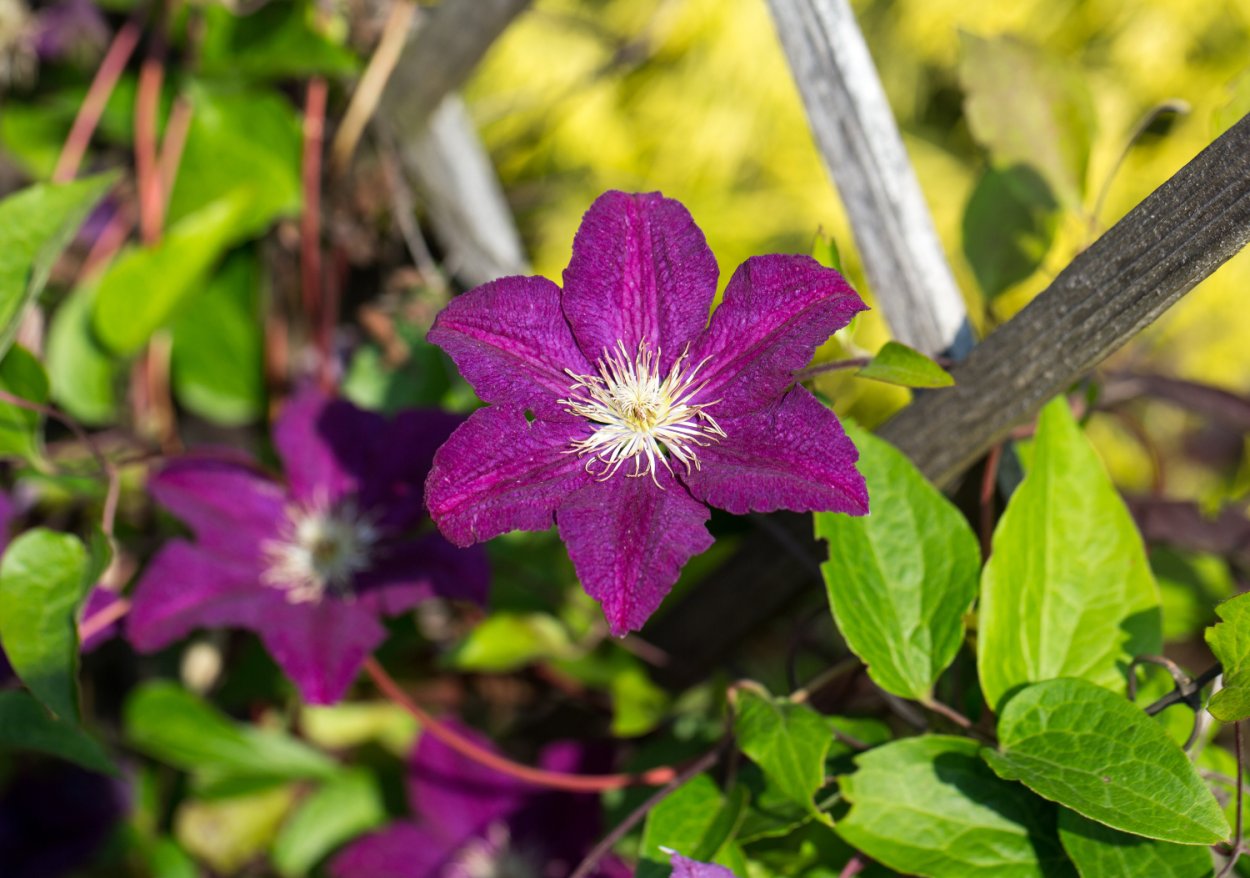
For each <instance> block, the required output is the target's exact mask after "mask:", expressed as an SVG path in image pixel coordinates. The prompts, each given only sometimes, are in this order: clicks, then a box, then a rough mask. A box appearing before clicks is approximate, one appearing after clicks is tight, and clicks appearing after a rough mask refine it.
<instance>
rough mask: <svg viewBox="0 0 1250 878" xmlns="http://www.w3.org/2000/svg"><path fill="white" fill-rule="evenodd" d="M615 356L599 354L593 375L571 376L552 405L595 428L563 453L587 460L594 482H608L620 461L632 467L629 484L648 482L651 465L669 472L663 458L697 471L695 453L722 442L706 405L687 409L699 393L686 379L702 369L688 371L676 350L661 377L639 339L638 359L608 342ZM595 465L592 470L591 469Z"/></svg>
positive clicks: (655, 355) (655, 354)
mask: <svg viewBox="0 0 1250 878" xmlns="http://www.w3.org/2000/svg"><path fill="white" fill-rule="evenodd" d="M616 346H617V350H616V351H612V352H609V351H604V355H603V356H602V357H601V358H600V359H599V361H598V362H597V363H596V365H597V366H598V367H599V374H598V375H577V374H575V373H573V372H569V375H570V376H571V377H572V378H573V381H574V383H573V386H572V387H571V388H570V396H569V398H568V399H562V400H560V402H561V403H563V404H564V406H565V408H566V409H567V410H568V411H569V412H570V413H572V414H574V415H578V416H580V417H583V418H585V419H586V420H588V421H590V422H591V423H592V424H594V425H596V427H595V431H594V433H592V434H591V435H590V436H588V437H587V438H585V439H579V440H577V441H575V442H574V443H573V447H572V449H570V451H571V452H574V453H577V454H581V455H589V457H590V459H589V460H587V461H586V470H587V471H588V472H590V473H591V474H593V475H595V476H597V477H598V478H599V480H600V481H603V480H605V479H609V478H611V477H612V476H613V475H614V474H615V473H616V471H617V470H619V469H620V468H621V466H622V465H623V464H624V463H625V462H626V461H628V460H631V459H632V460H633V461H634V466H633V472H630V473H626V475H628V476H629V477H631V478H640V477H642V476H648V475H649V476H650V477H651V480H652V481H653V482H655V483H656V485H657V486H658V485H659V484H660V483H659V481H658V480H657V479H656V477H655V472H656V469H655V468H656V465H657V464H659V465H662V466H663V467H664V468H665V469H667V470H668V471H669V472H670V473H671V472H672V471H673V468H672V466H671V465H670V464H669V461H668V458H669V457H670V456H671V457H672V458H673V459H674V460H676V461H678V462H679V463H680V464H682V465H683V466H684V467H685V468H686V472H690V470H691V468H692V467H693V468H694V469H698V468H699V456H698V453H697V450H698V449H699V448H705V447H707V446H708V445H710V444H711V443H713V442H718V441H720V440H721V439H723V438H725V433H724V431H723V430H721V428H720V425H718V424H717V423H716V420H715V419H714V418H713V417H712V416H711V415H710V414H708V413H707V411H706V409H707V408H709V407H710V406H713V405H715V404H716V402H715V401H713V402H703V403H693V402H691V400H692V399H694V397H695V396H696V395H697V394H698V392H699V391H700V390H702V389H703V385H702V384H700V385H698V386H695V384H694V379H695V376H696V375H698V373H699V369H701V368H702V367H703V364H704V363H706V362H707V361H706V360H704V361H703V363H699V364H698V365H696V366H695V367H694V368H692V369H690V370H689V371H684V370H685V366H686V353H685V352H683V353H682V355H681V356H680V357H678V358H677V361H676V362H675V363H673V366H672V368H671V369H669V371H668V375H667V376H665V377H663V378H661V377H660V372H659V370H660V351H659V350H658V349H657V350H654V351H653V350H652V349H651V347H650V346H649V345H648V344H647V343H646V342H645V341H644V342H640V343H639V345H638V353H637V355H635V356H634V357H632V358H631V357H630V355H629V353H628V352H627V351H626V350H625V344H624V342H620V341H618V342H617V343H616ZM596 462H597V463H598V464H600V465H601V466H600V469H599V471H598V472H596V471H595V469H594V464H595V463H596Z"/></svg>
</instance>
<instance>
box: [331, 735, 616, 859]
mask: <svg viewBox="0 0 1250 878" xmlns="http://www.w3.org/2000/svg"><path fill="white" fill-rule="evenodd" d="M456 728H457V731H458V732H459V733H460V734H461V735H462V736H464V737H468V738H471V739H472V740H475V741H476V742H477V743H479V744H481V745H482V746H484V747H491V745H490V743H489V742H488V741H486V740H485V739H484V738H482V737H481V736H479V735H477V734H475V733H473V732H471V731H469V730H467V729H465V728H463V727H460V726H457V727H456ZM491 749H494V748H493V747H491ZM594 761H595V760H594V758H593V756H590V755H589V754H588V752H587V751H586V749H585V748H583V747H582V746H580V745H578V744H573V743H560V744H553V745H551V746H549V747H547V748H546V749H545V750H543V752H542V754H541V757H540V759H539V762H540V764H541V766H542V767H543V768H546V769H549V770H551V771H564V772H585V771H591V770H595V769H597V768H598V767H599V766H596V765H594V764H593V763H594ZM408 799H409V803H410V806H411V808H412V814H413V819H412V820H410V821H403V822H396V823H392V824H391V825H390V826H388V827H386V828H385V829H382V830H381V831H379V832H375V833H372V834H371V835H367V836H365V837H363V838H361V839H358V840H357V841H355V842H353V843H352V844H350V845H348V846H347V847H346V848H345V849H344V850H343V851H342V852H341V853H339V854H338V855H337V856H336V857H335V858H334V860H333V861H332V862H331V864H330V874H331V875H333V876H334V878H478V876H485V875H498V876H501V878H502V876H507V878H550V876H563V875H568V874H570V873H571V872H572V871H573V869H574V868H575V867H576V866H577V864H578V863H579V862H580V861H581V859H582V857H583V856H584V855H585V854H586V853H587V852H588V851H589V850H590V848H591V846H592V845H593V844H594V843H595V841H596V839H597V837H598V834H599V831H600V825H599V802H598V800H597V799H596V797H595V796H593V795H587V794H575V793H564V792H553V791H550V790H543V789H540V788H536V787H532V786H528V785H526V784H523V783H521V782H520V781H518V780H515V779H514V778H510V777H507V776H505V775H502V774H500V773H499V772H497V771H494V770H493V769H490V768H486V767H484V766H482V765H479V764H478V763H476V762H472V761H470V760H468V759H466V758H465V757H463V756H461V755H460V754H459V753H457V752H455V751H454V750H452V749H451V748H450V747H448V746H447V745H445V744H443V743H442V742H441V741H439V740H438V739H437V738H435V737H434V736H433V735H429V734H426V735H422V737H421V739H420V740H419V741H418V742H417V746H416V749H415V751H414V752H413V756H412V761H411V762H410V763H409V769H408ZM594 874H595V876H596V878H628V876H629V869H628V868H627V867H626V866H625V864H624V863H622V862H621V861H620V860H618V859H616V858H615V857H609V858H607V859H605V860H604V861H603V862H602V863H601V865H600V867H599V869H598V870H597V871H596V872H595V873H594Z"/></svg>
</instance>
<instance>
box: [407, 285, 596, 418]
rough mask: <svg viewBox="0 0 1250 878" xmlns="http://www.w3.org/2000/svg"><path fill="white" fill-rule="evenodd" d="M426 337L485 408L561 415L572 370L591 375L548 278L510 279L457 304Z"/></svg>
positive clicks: (484, 287) (454, 302)
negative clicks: (452, 363)
mask: <svg viewBox="0 0 1250 878" xmlns="http://www.w3.org/2000/svg"><path fill="white" fill-rule="evenodd" d="M427 337H428V338H429V340H430V341H431V342H433V343H434V344H436V345H438V346H439V347H441V348H442V349H443V350H445V351H446V352H447V353H448V354H449V355H450V356H451V358H452V359H453V360H454V361H455V362H456V366H457V367H459V369H460V374H461V375H463V376H464V377H465V380H466V381H468V382H469V383H470V384H471V385H473V389H474V390H475V391H477V395H478V396H479V397H481V398H482V399H483V400H485V401H486V402H493V403H500V404H510V405H516V406H521V407H522V408H532V409H535V410H536V411H539V412H546V411H558V410H559V409H560V406H559V404H558V402H557V401H558V400H559V399H560V398H562V397H564V396H565V395H567V393H568V391H569V387H570V385H571V384H572V381H571V380H570V378H569V376H568V373H567V372H566V371H565V370H566V369H568V370H571V371H573V372H575V373H577V374H579V375H584V374H587V373H589V372H590V371H591V366H590V364H589V363H588V362H587V361H586V358H585V357H583V356H582V353H581V350H580V349H579V348H578V346H577V343H576V342H574V341H573V334H572V333H571V332H570V331H569V325H568V323H567V322H566V321H565V319H564V312H562V311H561V310H560V288H559V287H557V286H556V285H555V284H554V283H552V282H551V281H549V280H547V279H546V278H544V277H505V278H501V279H500V280H496V281H491V282H490V283H487V284H483V285H482V286H480V287H477V288H476V289H473V290H470V291H469V292H467V293H465V294H464V295H462V296H458V297H457V298H455V299H453V300H452V301H451V304H449V305H448V306H447V307H446V308H444V309H443V311H442V312H441V313H440V314H439V315H438V318H437V319H436V320H435V321H434V326H433V327H432V328H431V329H430V332H429V335H428V336H427Z"/></svg>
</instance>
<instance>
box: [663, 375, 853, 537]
mask: <svg viewBox="0 0 1250 878" xmlns="http://www.w3.org/2000/svg"><path fill="white" fill-rule="evenodd" d="M720 426H721V428H722V429H723V430H724V431H725V438H724V439H722V440H720V441H719V442H716V443H713V444H711V445H708V446H707V447H706V448H700V449H699V468H698V469H692V470H691V471H690V472H686V471H684V470H679V471H678V476H679V478H680V479H681V480H682V481H683V482H685V483H686V486H687V487H688V488H689V489H690V493H691V494H693V495H694V496H695V497H696V498H698V499H699V500H702V501H703V502H704V503H707V504H709V505H711V506H715V507H716V508H718V509H724V510H726V511H728V512H732V513H734V514H735V515H744V514H746V513H747V512H774V511H776V510H778V509H789V510H791V511H793V512H809V511H822V512H823V511H832V512H849V513H851V514H852V515H864V514H866V513H867V512H868V489H867V487H865V485H864V477H863V476H861V475H860V474H859V471H858V470H856V469H855V461H856V460H858V459H859V452H858V451H856V450H855V446H854V445H852V444H851V440H850V439H848V438H847V437H846V433H845V432H843V430H842V425H841V424H840V423H839V422H838V418H837V415H835V414H834V413H833V412H832V411H830V410H829V409H827V408H825V406H824V405H822V404H821V403H820V401H819V400H818V399H816V397H814V396H812V394H811V393H810V392H809V391H808V390H807V389H806V388H804V387H795V388H794V389H793V390H791V391H790V392H789V393H787V394H786V395H785V396H784V397H782V399H781V401H780V402H779V403H777V404H775V405H772V406H769V407H768V408H765V409H761V410H759V411H756V412H752V413H750V414H747V415H743V416H741V417H736V418H723V419H722V420H721V421H720Z"/></svg>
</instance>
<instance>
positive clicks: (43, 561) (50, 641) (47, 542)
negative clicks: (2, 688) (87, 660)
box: [0, 528, 94, 723]
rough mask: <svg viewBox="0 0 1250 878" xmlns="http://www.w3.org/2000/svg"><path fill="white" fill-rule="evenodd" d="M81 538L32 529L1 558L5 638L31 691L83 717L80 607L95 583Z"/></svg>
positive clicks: (62, 712)
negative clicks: (80, 705)
mask: <svg viewBox="0 0 1250 878" xmlns="http://www.w3.org/2000/svg"><path fill="white" fill-rule="evenodd" d="M93 572H94V571H93V570H92V567H91V564H90V562H89V559H88V557H87V549H86V547H85V546H83V544H82V541H80V540H79V539H78V538H77V537H75V536H72V535H71V534H63V533H57V532H56V531H51V530H46V529H44V528H35V529H34V530H30V531H27V532H26V533H24V534H22V535H21V536H20V537H18V538H17V539H16V540H14V541H13V542H12V543H11V544H10V545H9V547H8V549H6V550H5V552H4V555H3V557H0V642H2V643H3V644H4V651H5V653H6V654H7V655H8V657H9V663H10V664H11V665H12V666H13V670H14V672H15V673H16V674H17V676H18V677H19V678H21V681H22V682H23V683H25V684H26V687H27V688H28V689H30V691H31V693H32V694H33V695H34V696H35V697H36V698H38V699H39V700H40V701H41V702H43V703H44V704H45V705H46V706H47V707H48V709H49V710H50V711H52V713H53V714H54V715H55V716H56V717H58V718H59V719H62V720H64V721H65V722H68V723H77V722H78V611H79V609H80V608H81V607H82V603H83V601H84V600H85V599H86V597H87V592H88V591H90V590H91V586H92V585H93V584H94V581H93V580H92V579H89V578H88V575H89V574H90V573H93Z"/></svg>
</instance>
